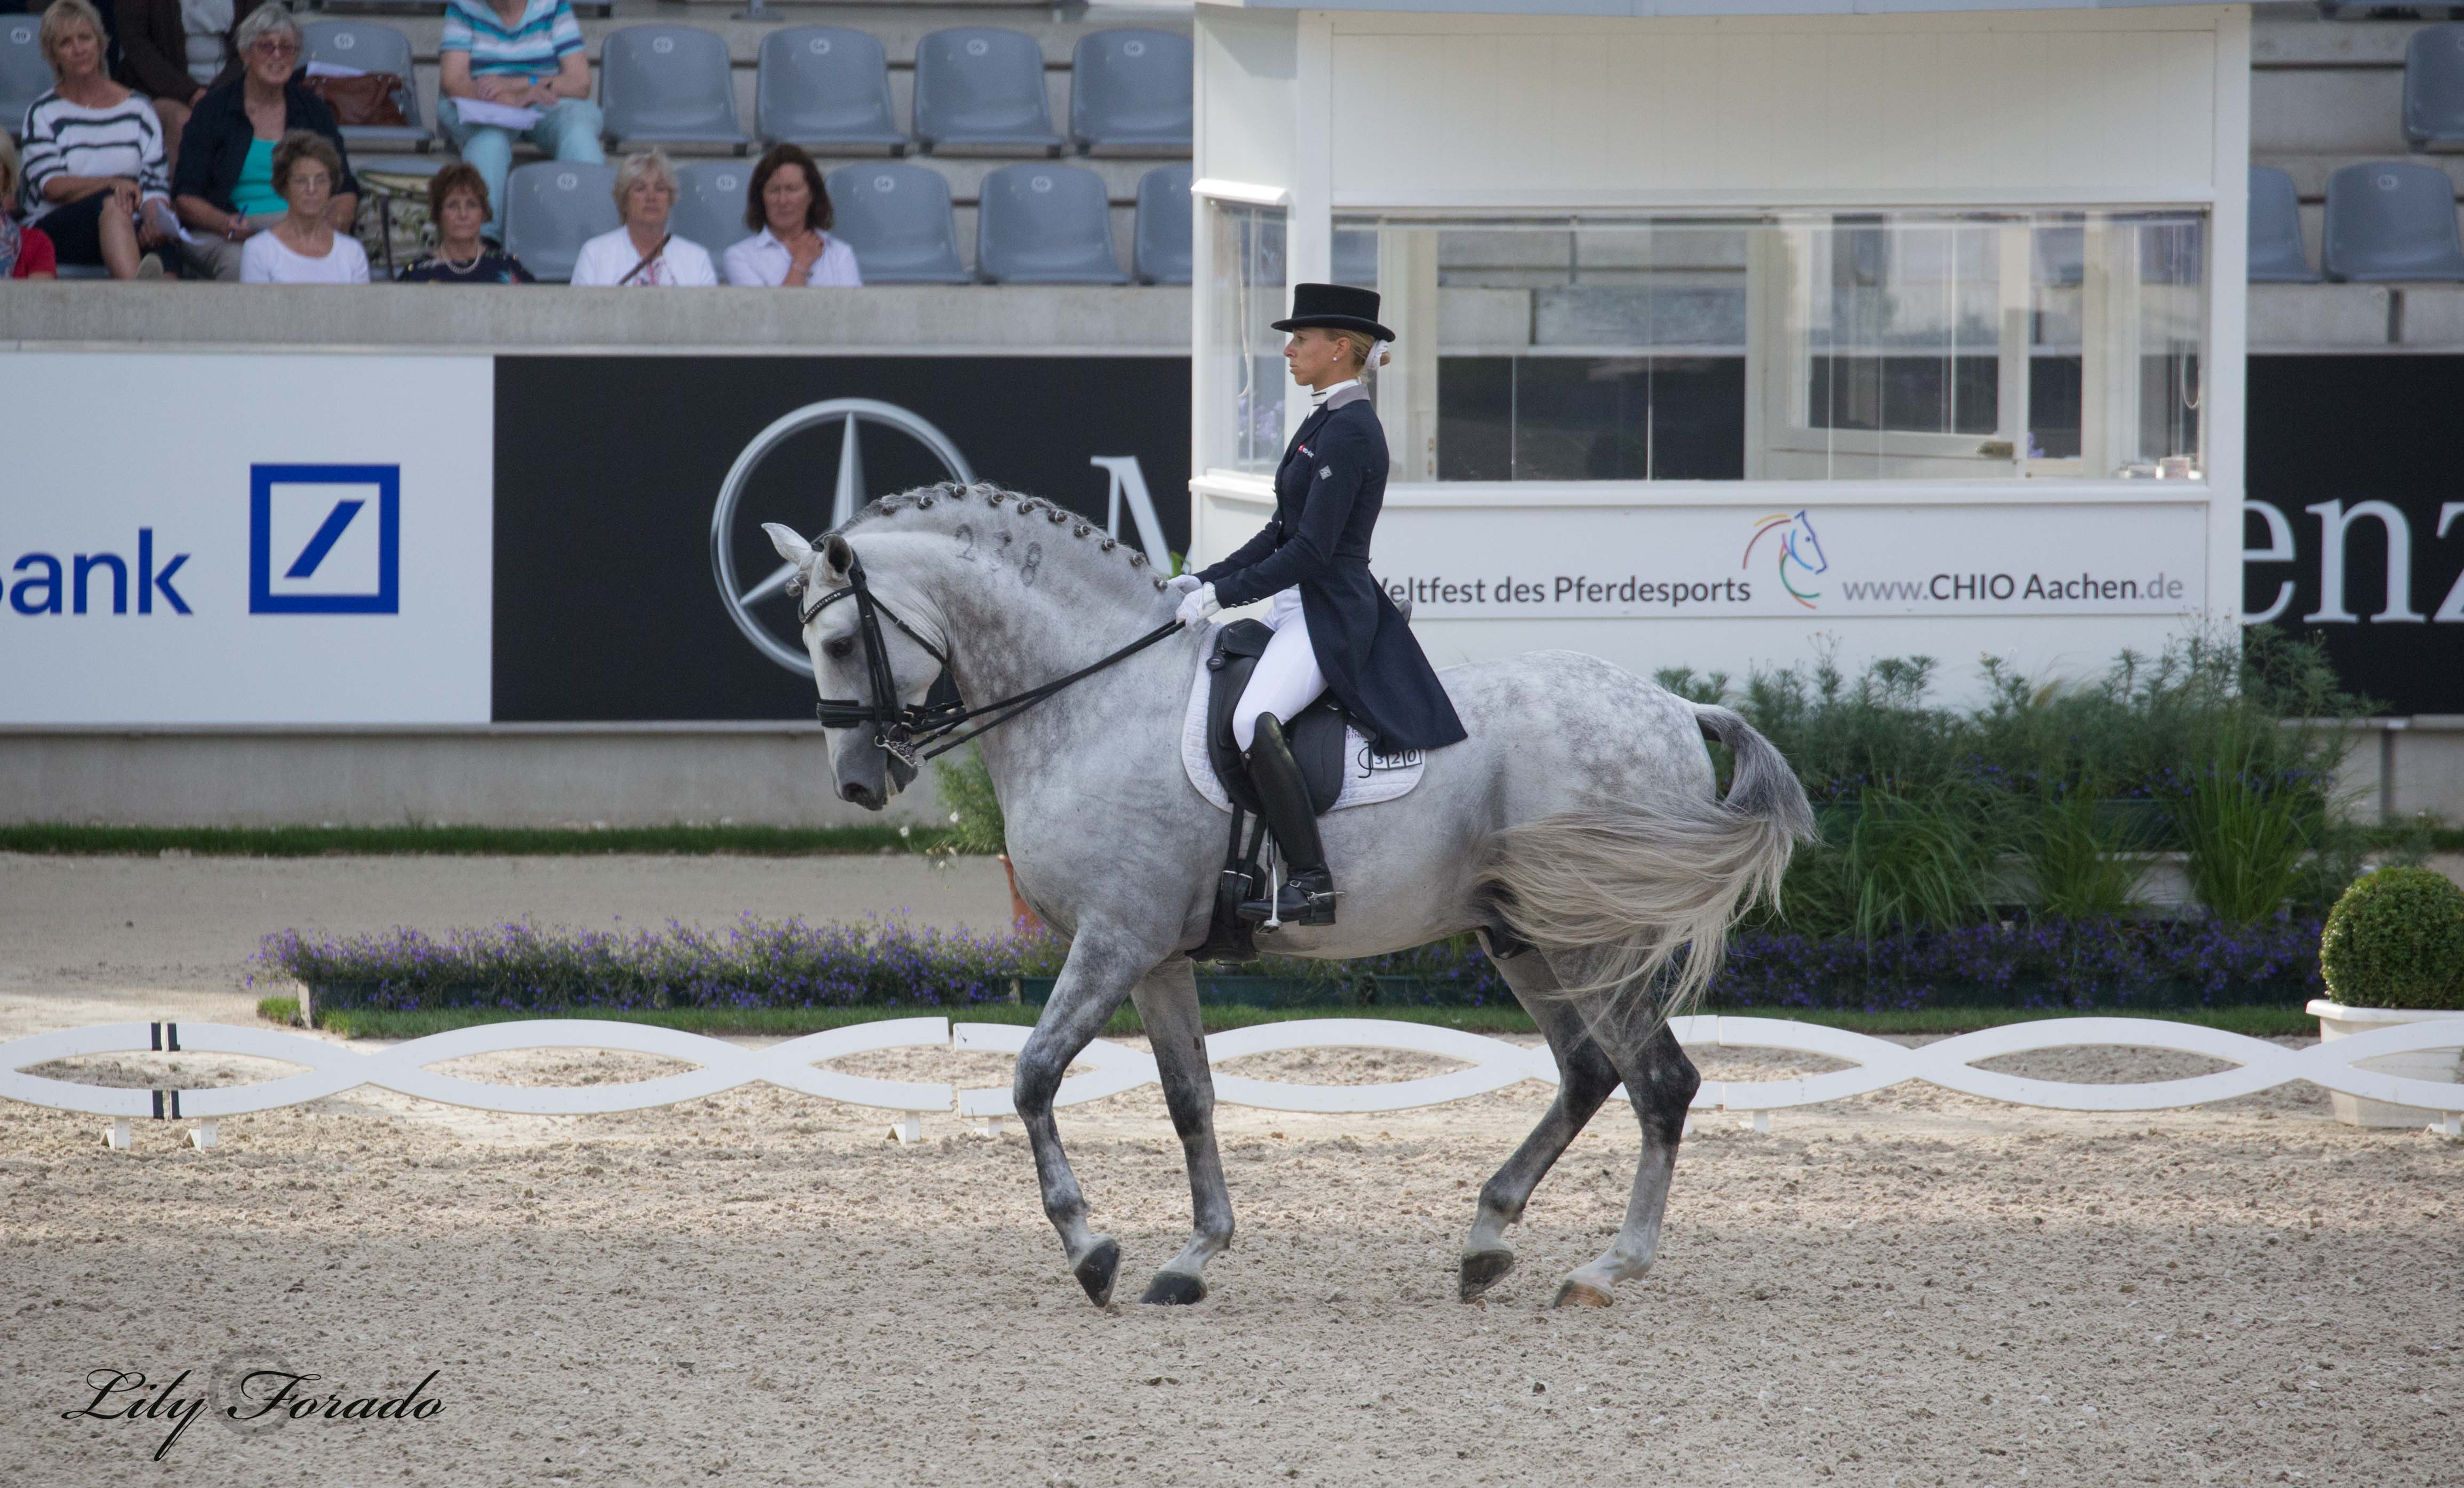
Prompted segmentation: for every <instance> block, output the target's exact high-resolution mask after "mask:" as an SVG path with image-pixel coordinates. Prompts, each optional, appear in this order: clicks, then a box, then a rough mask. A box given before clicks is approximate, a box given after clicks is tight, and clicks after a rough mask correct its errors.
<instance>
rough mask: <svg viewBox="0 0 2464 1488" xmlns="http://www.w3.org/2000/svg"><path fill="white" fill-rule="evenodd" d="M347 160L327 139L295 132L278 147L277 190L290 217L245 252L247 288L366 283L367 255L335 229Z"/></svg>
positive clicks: (356, 242)
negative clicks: (336, 195)
mask: <svg viewBox="0 0 2464 1488" xmlns="http://www.w3.org/2000/svg"><path fill="white" fill-rule="evenodd" d="M341 178H342V157H341V155H340V154H338V153H336V151H335V149H334V146H333V143H332V142H330V141H328V140H327V139H326V138H325V137H324V136H323V135H320V134H318V133H316V132H315V131H313V130H308V129H294V130H292V131H291V132H290V133H289V134H287V135H284V136H283V137H282V142H281V143H279V144H277V145H275V147H274V189H275V194H277V195H279V196H280V197H281V198H282V202H283V205H284V206H286V207H288V208H291V210H290V212H289V213H288V214H287V215H285V216H284V217H283V219H282V220H281V221H279V222H277V223H275V225H274V226H273V227H271V228H268V229H267V230H264V231H262V232H259V233H256V234H255V235H253V237H251V238H250V239H249V240H248V241H247V242H245V243H243V244H241V245H240V250H239V282H241V283H242V284H365V283H367V282H368V255H367V251H366V250H365V249H363V248H362V247H360V241H359V239H357V238H355V237H352V236H351V235H350V234H348V233H345V232H337V231H335V230H334V222H333V218H332V215H331V214H330V213H329V212H328V211H327V209H326V208H329V207H331V206H332V205H333V201H334V183H336V182H337V181H340V180H341Z"/></svg>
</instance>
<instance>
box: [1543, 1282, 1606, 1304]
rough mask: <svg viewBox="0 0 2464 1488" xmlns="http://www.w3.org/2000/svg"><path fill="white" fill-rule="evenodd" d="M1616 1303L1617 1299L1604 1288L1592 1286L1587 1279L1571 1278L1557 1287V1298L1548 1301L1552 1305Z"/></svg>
mask: <svg viewBox="0 0 2464 1488" xmlns="http://www.w3.org/2000/svg"><path fill="white" fill-rule="evenodd" d="M1616 1304H1617V1299H1616V1298H1614V1297H1611V1296H1610V1295H1609V1294H1608V1292H1607V1290H1606V1289H1605V1288H1603V1287H1597V1286H1594V1285H1593V1284H1592V1283H1591V1282H1589V1281H1573V1280H1570V1281H1568V1282H1567V1283H1566V1284H1565V1285H1563V1286H1561V1287H1559V1288H1557V1300H1556V1301H1555V1302H1551V1303H1550V1305H1551V1306H1553V1307H1612V1306H1615V1305H1616Z"/></svg>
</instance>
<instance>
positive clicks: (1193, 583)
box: [1163, 574, 1206, 594]
mask: <svg viewBox="0 0 2464 1488" xmlns="http://www.w3.org/2000/svg"><path fill="white" fill-rule="evenodd" d="M1204 582H1206V580H1203V579H1200V578H1199V577H1198V576H1197V575H1196V574H1177V575H1175V576H1174V577H1172V578H1170V579H1167V580H1164V581H1163V586H1164V587H1165V588H1166V589H1169V590H1171V591H1172V592H1173V593H1175V594H1188V593H1190V592H1191V591H1192V590H1194V589H1196V588H1197V587H1198V586H1199V584H1202V583H1204Z"/></svg>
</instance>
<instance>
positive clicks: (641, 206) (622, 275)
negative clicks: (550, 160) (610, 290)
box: [573, 150, 718, 289]
mask: <svg viewBox="0 0 2464 1488" xmlns="http://www.w3.org/2000/svg"><path fill="white" fill-rule="evenodd" d="M675 208H676V173H675V172H674V171H673V170H671V169H669V168H668V158H667V157H666V156H664V155H662V154H660V153H659V152H658V151H656V150H648V151H645V152H644V153H642V154H639V155H627V156H626V157H625V161H624V164H620V165H618V166H617V167H616V210H617V213H618V214H619V215H620V216H621V217H623V218H624V222H625V225H624V226H623V227H621V228H618V229H617V230H615V231H613V232H603V233H601V234H599V236H597V237H595V238H592V239H591V240H590V241H589V242H587V243H584V244H583V245H582V253H581V256H579V257H577V258H576V259H575V260H574V261H573V283H574V286H575V287H576V288H579V289H587V288H590V287H593V286H599V287H615V288H619V289H664V288H669V287H671V286H672V287H679V288H691V287H693V286H697V285H705V284H716V283H717V282H718V272H717V271H716V270H715V269H714V268H712V267H711V262H710V254H709V253H707V252H703V251H702V247H701V245H700V244H698V243H695V242H693V241H692V240H691V239H688V238H680V237H677V236H676V235H675V234H673V233H671V232H670V231H669V230H668V214H669V213H670V212H672V211H674V210H675Z"/></svg>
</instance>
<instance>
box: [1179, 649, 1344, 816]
mask: <svg viewBox="0 0 2464 1488" xmlns="http://www.w3.org/2000/svg"><path fill="white" fill-rule="evenodd" d="M1274 636H1275V633H1274V632H1273V631H1272V630H1269V629H1267V628H1266V627H1265V625H1264V624H1260V623H1259V622H1257V621H1254V620H1236V621H1234V622H1233V623H1232V624H1228V625H1225V626H1223V627H1222V628H1221V629H1220V630H1218V631H1216V633H1215V650H1214V653H1213V654H1212V655H1210V656H1208V657H1207V658H1206V669H1207V670H1208V671H1209V672H1211V673H1213V676H1212V678H1211V679H1210V680H1209V682H1208V685H1207V693H1206V757H1207V759H1208V760H1209V761H1211V762H1212V763H1213V764H1214V766H1215V778H1216V779H1218V780H1221V782H1222V783H1223V794H1224V795H1226V796H1229V797H1231V798H1232V803H1233V804H1234V805H1236V806H1239V807H1240V808H1241V809H1242V810H1243V811H1245V812H1248V813H1250V814H1251V815H1253V816H1254V815H1256V814H1257V811H1258V793H1257V791H1256V789H1255V788H1253V787H1252V786H1251V785H1250V784H1249V767H1248V765H1247V763H1246V762H1244V761H1243V759H1242V757H1241V746H1240V745H1239V744H1237V743H1235V742H1233V739H1232V710H1233V709H1235V708H1237V707H1239V706H1240V703H1241V693H1242V691H1243V689H1246V688H1247V687H1248V686H1249V675H1250V673H1252V672H1254V671H1256V670H1257V669H1258V658H1259V657H1261V656H1264V655H1265V654H1266V643H1267V642H1268V641H1271V640H1273V639H1274ZM1343 731H1344V712H1343V705H1342V704H1341V703H1338V702H1336V701H1335V700H1334V694H1333V693H1332V692H1327V693H1324V694H1321V695H1320V696H1319V698H1318V700H1317V701H1316V702H1314V703H1311V704H1309V706H1308V707H1307V708H1304V709H1302V710H1301V711H1300V716H1299V717H1297V718H1294V719H1293V720H1292V721H1291V726H1290V727H1289V728H1287V730H1285V737H1286V738H1287V739H1288V740H1289V741H1290V743H1291V747H1292V758H1293V759H1294V760H1295V761H1297V762H1298V763H1299V765H1300V767H1301V778H1302V779H1303V780H1305V781H1306V782H1308V785H1309V808H1310V809H1311V810H1313V811H1315V812H1316V813H1317V814H1318V815H1319V816H1321V817H1322V816H1325V815H1326V814H1327V812H1328V811H1329V810H1331V809H1332V807H1333V805H1334V799H1335V798H1336V797H1337V796H1340V795H1342V794H1343Z"/></svg>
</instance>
